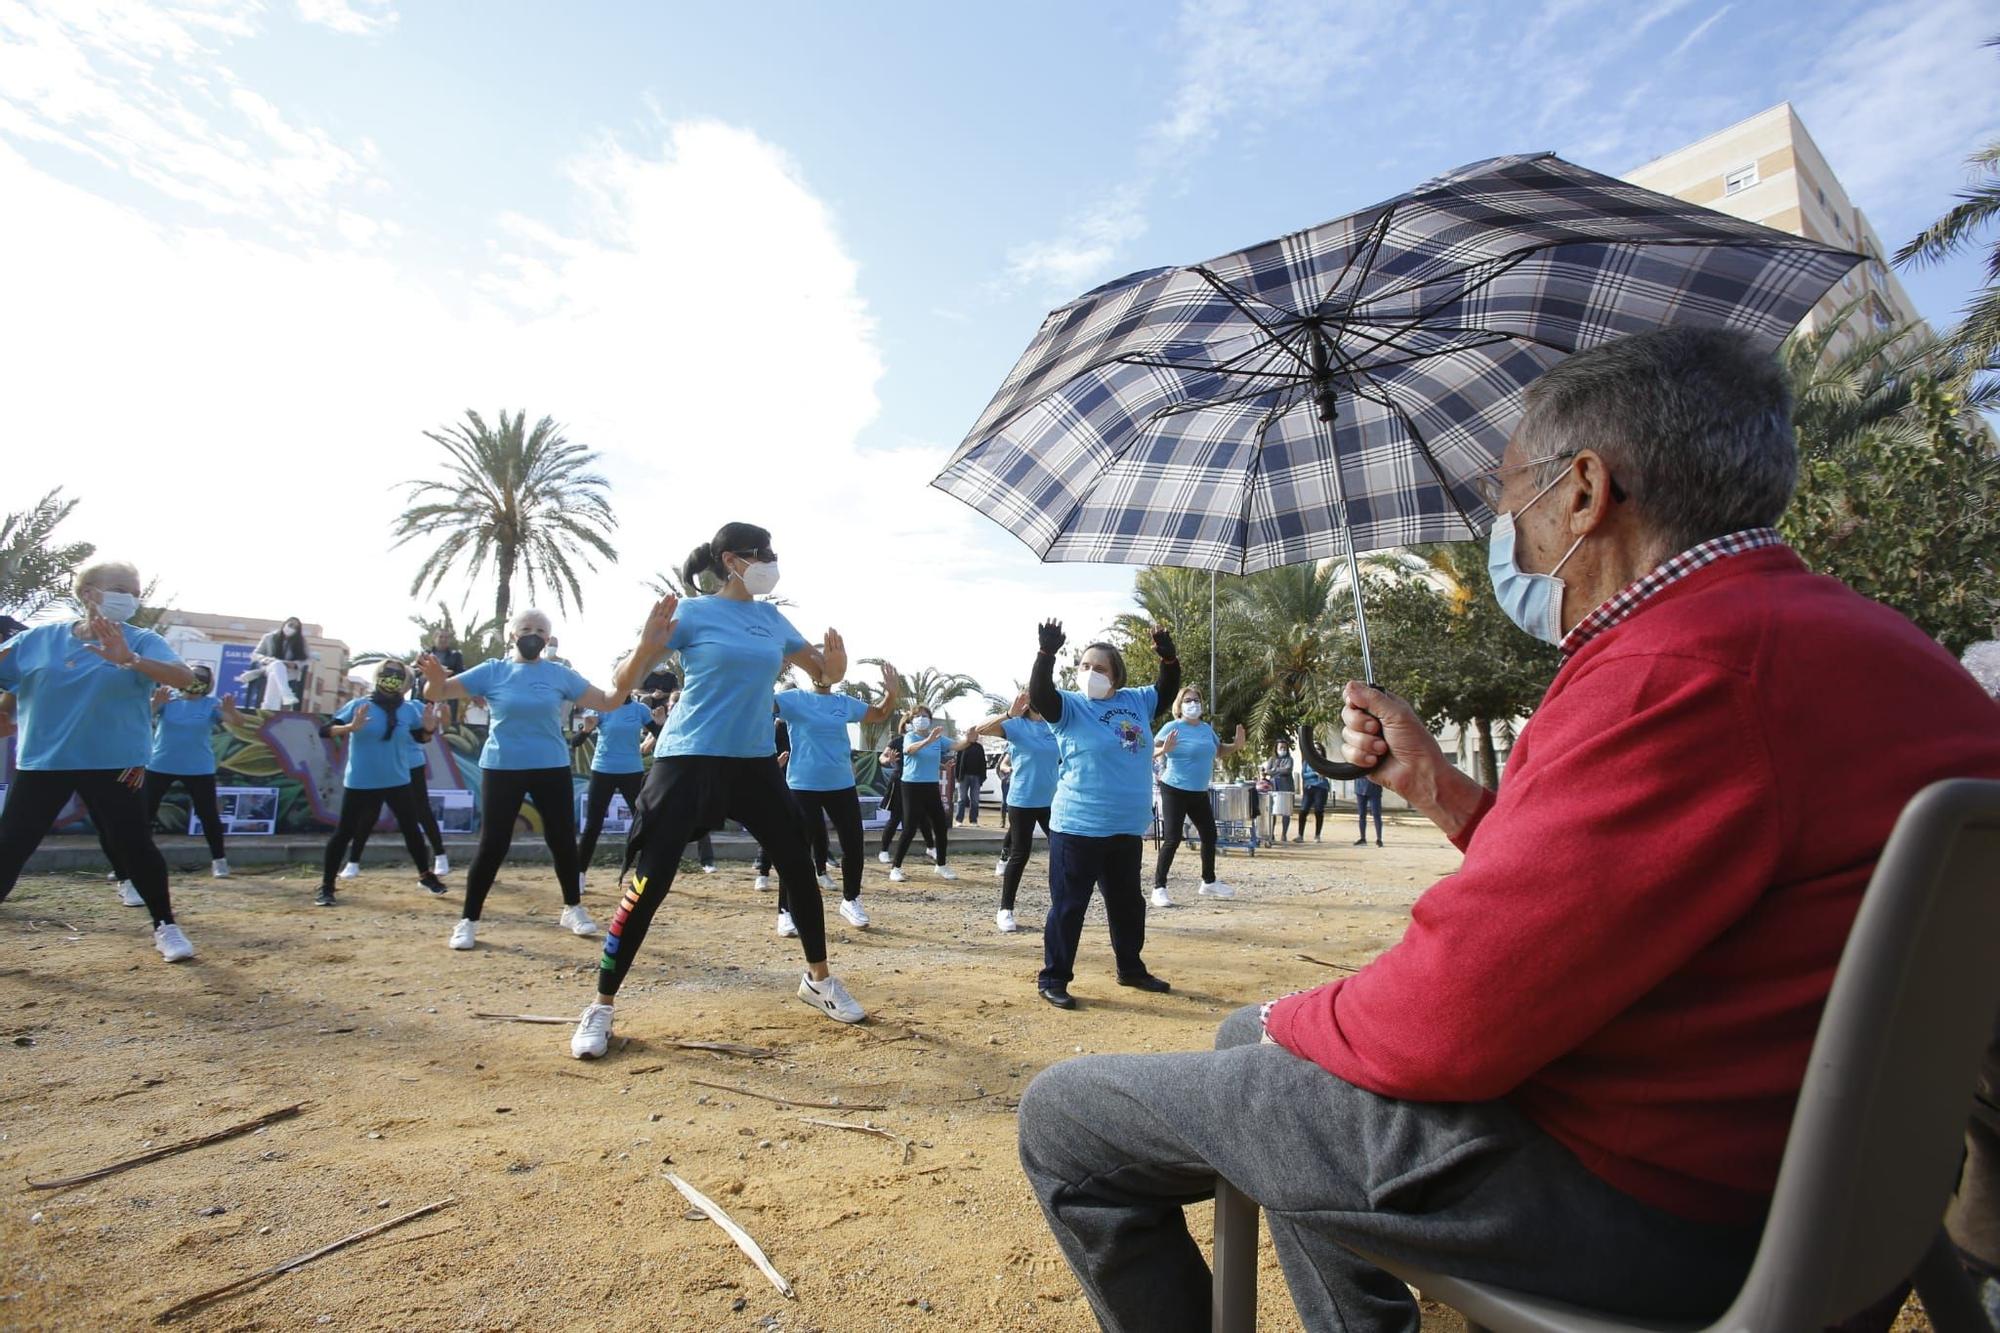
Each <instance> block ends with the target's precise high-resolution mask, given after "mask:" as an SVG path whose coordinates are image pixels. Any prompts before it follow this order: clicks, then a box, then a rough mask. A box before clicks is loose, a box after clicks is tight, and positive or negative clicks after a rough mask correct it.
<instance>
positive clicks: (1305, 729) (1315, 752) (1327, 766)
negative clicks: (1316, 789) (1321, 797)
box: [1299, 722, 1386, 782]
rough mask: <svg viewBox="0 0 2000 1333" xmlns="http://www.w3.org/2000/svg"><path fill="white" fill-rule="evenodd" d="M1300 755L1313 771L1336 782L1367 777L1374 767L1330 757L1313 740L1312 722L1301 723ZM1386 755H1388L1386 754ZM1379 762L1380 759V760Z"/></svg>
mask: <svg viewBox="0 0 2000 1333" xmlns="http://www.w3.org/2000/svg"><path fill="white" fill-rule="evenodd" d="M1299 755H1300V756H1301V757H1302V758H1303V759H1304V760H1305V761H1306V762H1307V763H1308V764H1310V765H1312V770H1313V772H1315V773H1317V774H1319V775H1320V776H1321V777H1323V778H1329V779H1331V780H1332V781H1335V782H1352V781H1353V780H1354V779H1355V778H1365V777H1367V776H1368V775H1369V774H1370V773H1371V772H1373V771H1374V770H1373V769H1367V768H1363V767H1362V766H1361V765H1359V764H1349V763H1344V762H1336V761H1334V760H1332V759H1328V758H1327V757H1326V754H1325V752H1324V751H1322V750H1321V749H1320V748H1319V744H1318V743H1317V742H1316V741H1314V740H1313V729H1312V723H1310V722H1301V723H1299ZM1385 757H1386V756H1385ZM1378 764H1379V761H1378Z"/></svg>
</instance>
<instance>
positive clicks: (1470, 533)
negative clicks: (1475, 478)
mask: <svg viewBox="0 0 2000 1333" xmlns="http://www.w3.org/2000/svg"><path fill="white" fill-rule="evenodd" d="M1348 385H1349V387H1351V388H1352V389H1353V390H1354V392H1355V393H1356V394H1358V395H1360V396H1361V397H1363V398H1366V399H1368V401H1369V402H1371V403H1375V404H1378V405H1379V406H1382V407H1386V408H1388V409H1389V410H1390V411H1391V412H1394V413H1395V414H1396V419H1397V420H1399V421H1401V422H1402V423H1403V429H1404V430H1405V431H1408V432H1409V436H1410V444H1411V445H1412V446H1414V447H1415V449H1416V451H1417V455H1418V456H1419V457H1420V458H1422V459H1423V460H1424V465H1425V466H1426V467H1428V468H1430V470H1431V476H1432V477H1433V478H1434V479H1435V480H1436V481H1437V484H1438V488H1439V489H1440V490H1442V491H1443V492H1444V498H1445V499H1447V500H1449V501H1451V507H1452V508H1453V509H1454V510H1455V511H1457V513H1458V520H1459V522H1461V523H1463V524H1465V531H1466V535H1467V537H1468V539H1470V538H1471V537H1474V536H1477V535H1478V533H1479V529H1478V527H1477V526H1475V525H1474V524H1473V521H1472V517H1471V515H1469V514H1467V513H1466V512H1465V506H1464V505H1462V504H1460V503H1459V502H1458V495H1457V493H1456V492H1454V491H1453V490H1452V489H1451V483H1450V482H1448V481H1446V480H1445V479H1444V469H1443V468H1442V467H1441V466H1439V464H1438V461H1437V456H1436V455H1435V454H1433V453H1431V447H1430V446H1429V445H1428V444H1426V443H1424V437H1423V435H1422V434H1420V433H1419V432H1418V430H1417V423H1416V422H1415V421H1412V420H1411V419H1410V414H1409V413H1408V412H1406V411H1404V410H1403V405H1402V404H1401V403H1399V402H1397V401H1396V400H1395V399H1394V398H1391V397H1390V396H1389V390H1388V388H1387V386H1385V385H1379V384H1377V385H1371V386H1370V387H1372V388H1373V389H1374V390H1375V391H1376V393H1379V394H1380V395H1381V397H1379V398H1377V397H1374V396H1372V395H1370V394H1369V392H1368V390H1367V389H1364V388H1363V387H1362V386H1361V385H1360V384H1359V383H1358V382H1356V381H1355V380H1354V378H1353V377H1352V376H1349V377H1348Z"/></svg>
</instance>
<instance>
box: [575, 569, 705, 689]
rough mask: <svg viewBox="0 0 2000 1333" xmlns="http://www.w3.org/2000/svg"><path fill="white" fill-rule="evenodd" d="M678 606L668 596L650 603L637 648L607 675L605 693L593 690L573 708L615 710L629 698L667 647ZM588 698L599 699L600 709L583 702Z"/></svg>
mask: <svg viewBox="0 0 2000 1333" xmlns="http://www.w3.org/2000/svg"><path fill="white" fill-rule="evenodd" d="M680 606H681V599H680V598H678V597H676V596H674V595H673V594H671V593H669V594H668V595H667V596H665V597H662V598H661V599H660V600H659V601H657V602H654V603H653V609H652V610H651V611H649V612H647V613H646V623H645V625H644V626H643V627H641V629H640V630H639V646H638V647H636V648H634V649H633V650H632V651H631V652H629V653H627V654H626V655H625V659H624V660H623V661H622V662H620V663H619V664H618V670H617V671H615V672H613V673H612V676H611V688H610V689H609V690H605V691H593V694H588V695H585V696H583V697H582V698H579V699H578V700H577V701H576V702H577V706H578V707H581V708H597V710H598V711H599V712H603V711H605V710H606V709H609V708H616V707H618V705H619V704H622V703H624V702H625V700H627V699H629V698H631V697H632V691H633V690H636V689H638V688H639V682H640V681H642V680H644V679H645V678H646V670H647V667H648V666H649V664H651V663H653V662H657V661H659V660H660V658H661V656H662V655H663V654H664V653H665V652H666V651H667V644H668V642H669V641H670V640H672V638H673V637H674V626H675V625H676V624H677V623H678V619H677V617H678V613H679V611H680ZM592 697H597V698H600V699H601V700H602V701H603V706H602V707H599V705H597V704H592V703H589V702H586V700H588V699H590V698H592Z"/></svg>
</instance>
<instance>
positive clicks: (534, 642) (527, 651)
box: [514, 634, 549, 662]
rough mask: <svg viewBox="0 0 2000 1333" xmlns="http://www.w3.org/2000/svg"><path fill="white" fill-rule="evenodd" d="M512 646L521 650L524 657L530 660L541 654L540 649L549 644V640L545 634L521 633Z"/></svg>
mask: <svg viewBox="0 0 2000 1333" xmlns="http://www.w3.org/2000/svg"><path fill="white" fill-rule="evenodd" d="M514 646H515V647H516V648H518V649H520V650H521V656H522V657H523V658H524V659H526V660H527V661H530V662H532V661H534V660H535V659H536V658H538V657H540V656H541V655H542V649H544V648H546V647H548V646H549V641H548V637H547V636H546V635H542V634H523V635H522V636H521V637H520V638H518V639H516V640H514Z"/></svg>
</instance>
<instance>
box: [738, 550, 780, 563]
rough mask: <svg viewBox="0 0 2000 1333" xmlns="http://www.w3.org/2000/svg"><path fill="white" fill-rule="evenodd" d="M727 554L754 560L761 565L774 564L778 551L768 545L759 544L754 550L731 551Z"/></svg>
mask: <svg viewBox="0 0 2000 1333" xmlns="http://www.w3.org/2000/svg"><path fill="white" fill-rule="evenodd" d="M729 554H731V555H736V556H741V557H743V558H744V559H745V560H755V561H756V562H757V563H759V564H762V565H771V564H776V563H777V560H778V553H777V552H776V551H774V550H772V549H771V548H770V547H768V546H760V547H758V548H757V549H756V550H754V551H731V552H730V553H729Z"/></svg>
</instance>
